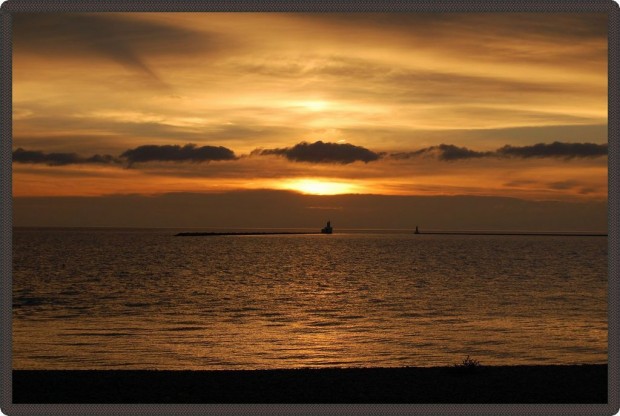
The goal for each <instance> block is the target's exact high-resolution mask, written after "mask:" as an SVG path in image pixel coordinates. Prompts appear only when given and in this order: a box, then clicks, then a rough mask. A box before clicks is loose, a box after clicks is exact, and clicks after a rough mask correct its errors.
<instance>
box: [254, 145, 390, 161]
mask: <svg viewBox="0 0 620 416" xmlns="http://www.w3.org/2000/svg"><path fill="white" fill-rule="evenodd" d="M252 155H278V156H284V157H285V158H287V159H288V160H291V161H294V162H308V163H339V164H343V165H346V164H349V163H353V162H357V161H360V162H364V163H368V162H372V161H375V160H378V159H379V158H380V157H381V154H379V153H375V152H373V151H371V150H368V149H366V148H365V147H361V146H355V145H352V144H349V143H329V142H328V143H325V142H322V141H318V142H314V143H308V142H301V143H298V144H296V145H295V146H293V147H284V148H277V149H256V150H254V151H253V152H252Z"/></svg>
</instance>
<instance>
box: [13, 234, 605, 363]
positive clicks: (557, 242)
mask: <svg viewBox="0 0 620 416" xmlns="http://www.w3.org/2000/svg"><path fill="white" fill-rule="evenodd" d="M176 231H177V230H127V229H125V230H118V229H116V230H115V229H110V230H106V229H101V230H96V229H21V228H16V229H14V233H13V256H14V260H13V367H14V368H15V369H259V368H260V369H266V368H298V367H375V366H381V367H397V366H434V365H452V364H455V363H457V362H460V361H462V360H463V359H464V358H465V357H466V356H467V355H470V356H471V357H472V358H475V359H477V360H479V361H480V362H481V363H482V364H488V365H491V364H564V363H604V362H606V361H607V238H605V237H566V236H563V237H552V236H544V237H539V236H465V235H461V236H459V235H456V236H455V235H423V234H422V235H413V234H409V233H406V234H405V233H387V232H386V233H380V232H374V233H359V232H358V233H337V234H333V235H280V236H277V235H265V236H221V237H174V236H173V234H174V233H175V232H176ZM178 231H181V230H178ZM182 231H189V230H182Z"/></svg>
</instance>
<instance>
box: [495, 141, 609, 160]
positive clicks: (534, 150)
mask: <svg viewBox="0 0 620 416" xmlns="http://www.w3.org/2000/svg"><path fill="white" fill-rule="evenodd" d="M495 153H496V154H497V155H498V156H507V157H521V158H524V159H527V158H532V157H555V158H565V159H572V158H576V157H599V156H605V155H607V144H606V143H604V144H595V143H562V142H553V143H551V144H545V143H538V144H535V145H533V146H522V147H515V146H510V145H506V146H504V147H502V148H500V149H497V151H496V152H495Z"/></svg>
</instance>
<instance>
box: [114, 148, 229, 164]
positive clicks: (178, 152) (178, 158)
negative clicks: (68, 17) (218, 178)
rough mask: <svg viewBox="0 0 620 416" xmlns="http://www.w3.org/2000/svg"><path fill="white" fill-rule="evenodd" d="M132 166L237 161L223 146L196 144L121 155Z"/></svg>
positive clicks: (127, 151) (144, 149) (136, 150)
mask: <svg viewBox="0 0 620 416" xmlns="http://www.w3.org/2000/svg"><path fill="white" fill-rule="evenodd" d="M120 157H121V158H124V159H126V160H127V162H128V163H129V165H130V166H131V165H132V164H133V163H137V162H153V161H160V162H185V161H189V162H210V161H213V160H235V159H237V157H236V156H235V153H234V152H233V151H232V150H230V149H228V148H226V147H222V146H218V147H216V146H202V147H197V146H196V145H195V144H191V143H190V144H186V145H185V146H179V145H162V146H158V145H153V144H149V145H144V146H139V147H136V148H135V149H129V150H126V151H125V152H123V153H122V154H121V155H120Z"/></svg>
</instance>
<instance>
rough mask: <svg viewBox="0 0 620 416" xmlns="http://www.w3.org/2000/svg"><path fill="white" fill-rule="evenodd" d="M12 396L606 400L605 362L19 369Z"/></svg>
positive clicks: (22, 399)
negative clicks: (470, 368)
mask: <svg viewBox="0 0 620 416" xmlns="http://www.w3.org/2000/svg"><path fill="white" fill-rule="evenodd" d="M13 403H589V404H591V403H607V365H604V364H603V365H541V366H483V367H480V368H476V369H474V371H468V370H466V369H465V370H464V369H458V368H454V367H431V368H416V367H407V368H350V369H298V370H244V371H150V370H135V371H132V370H130V371H127V370H87V371H58V370H14V371H13Z"/></svg>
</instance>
